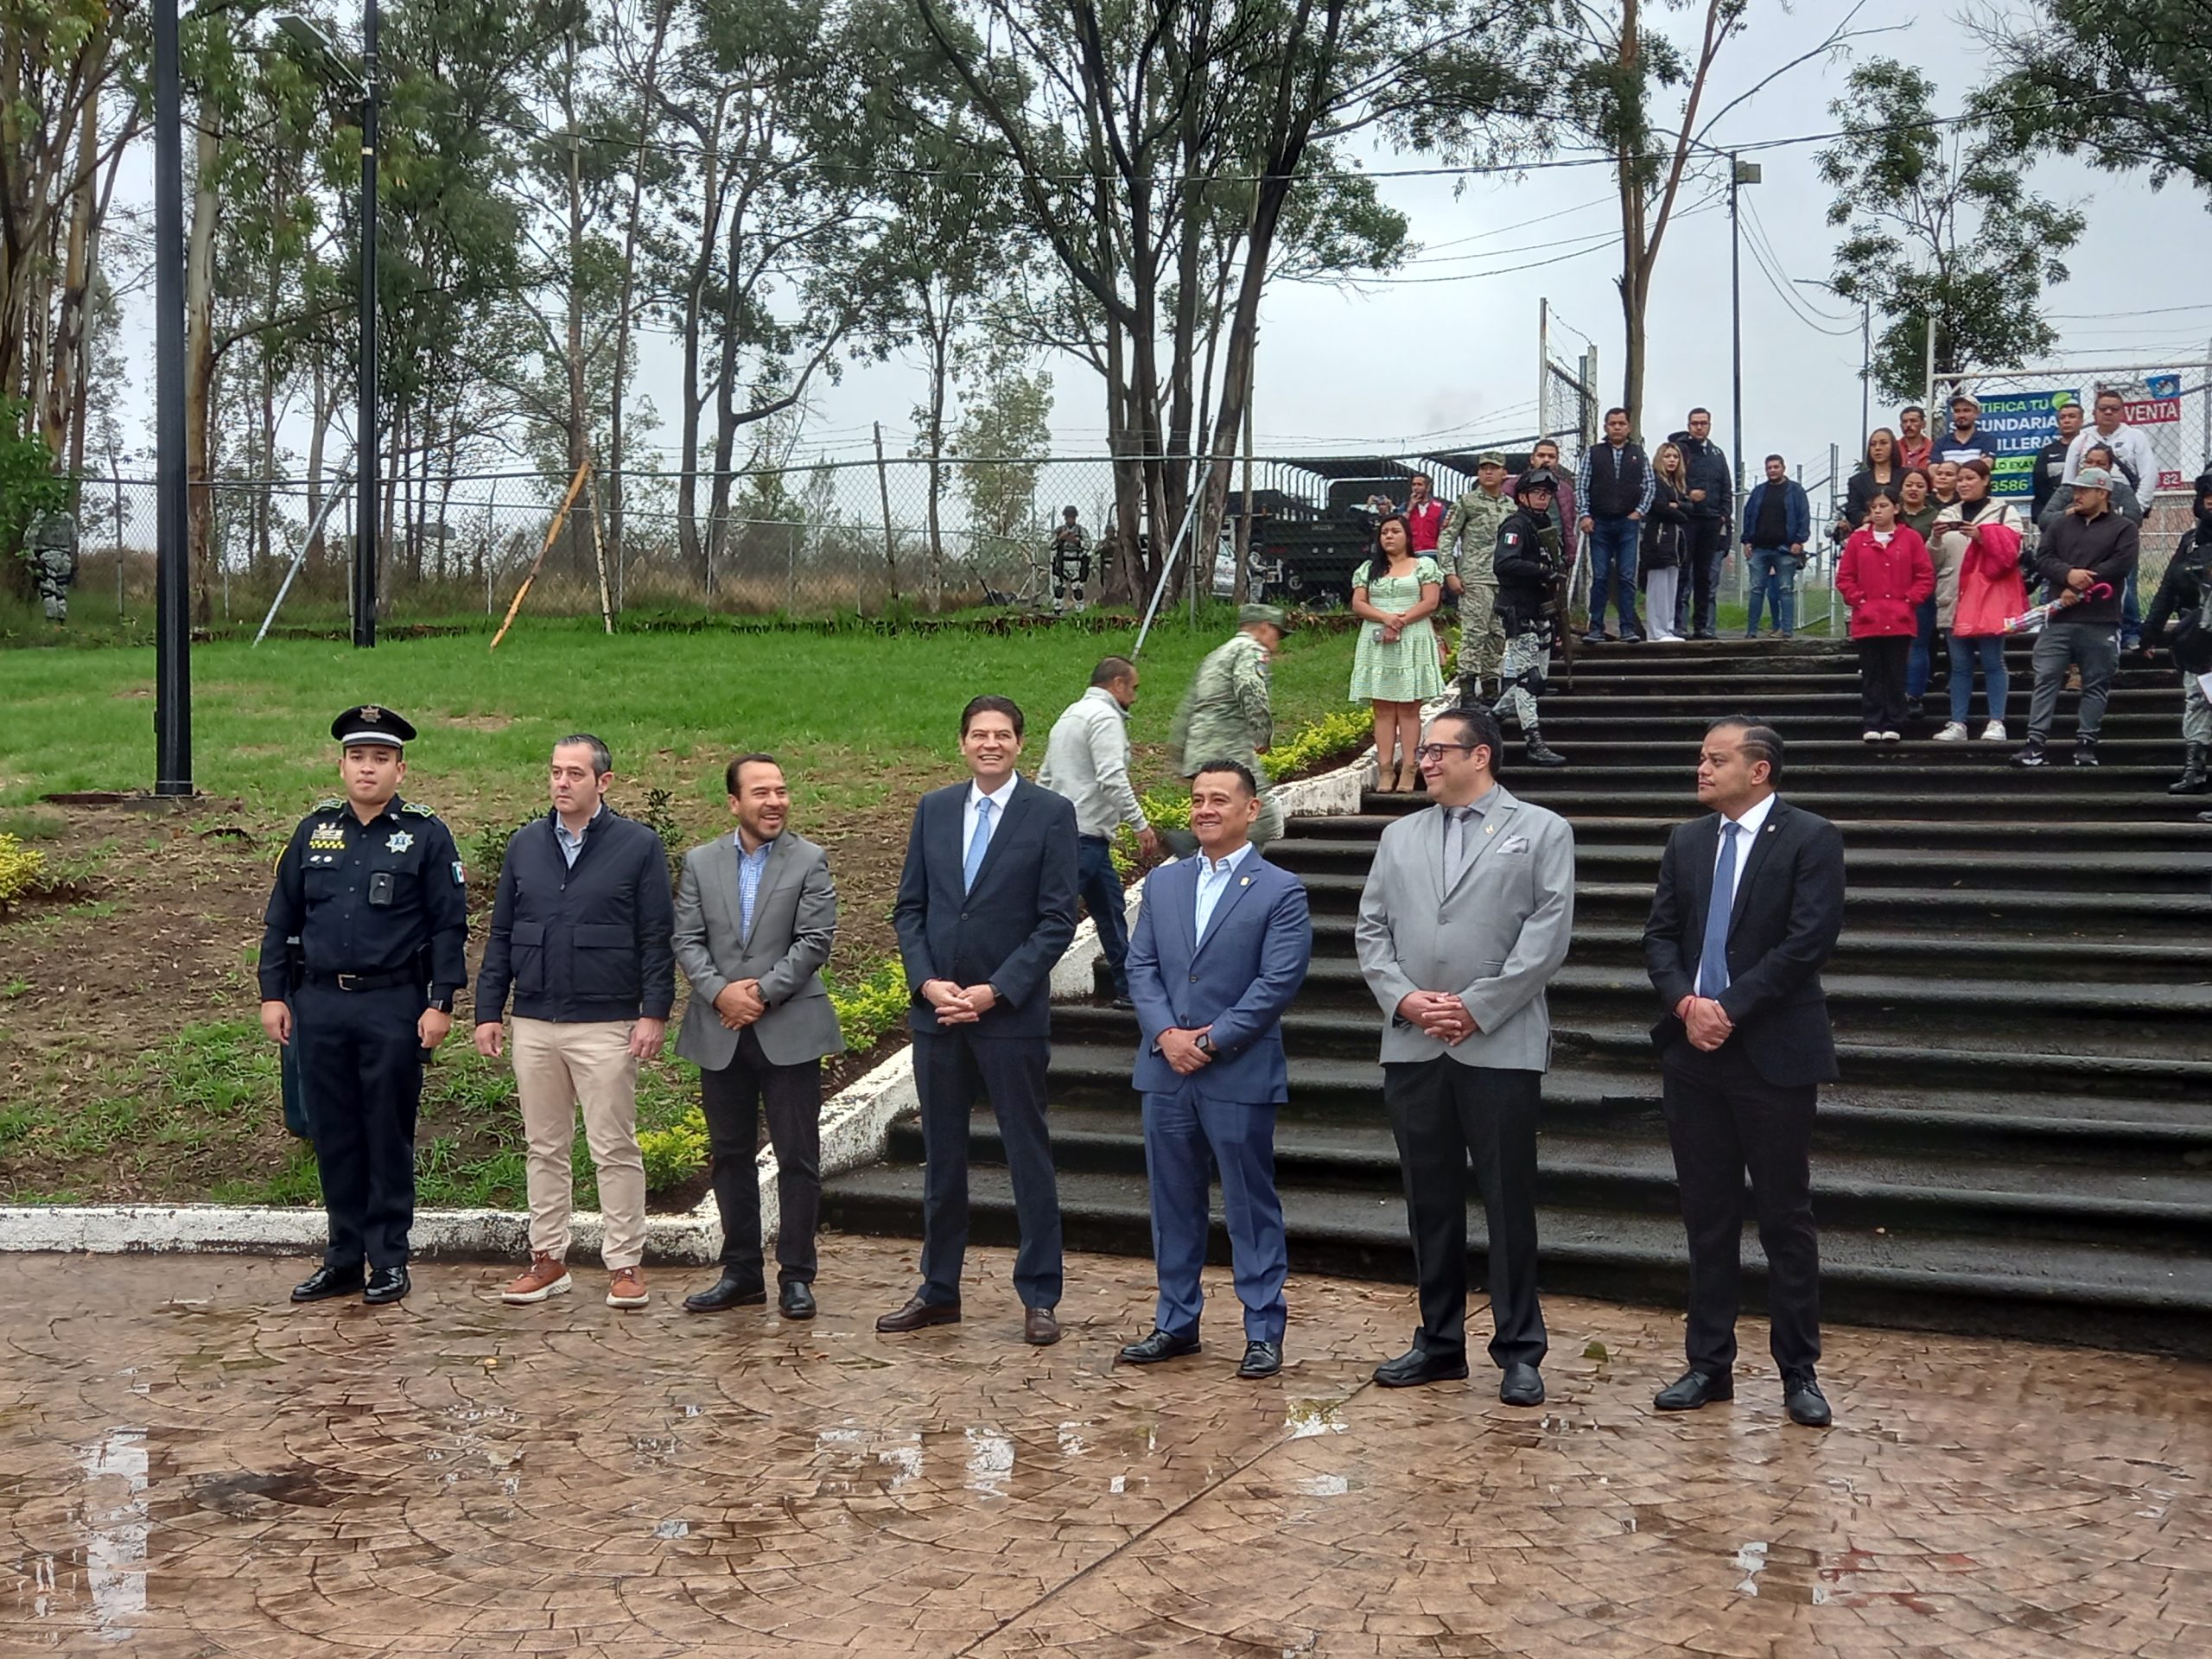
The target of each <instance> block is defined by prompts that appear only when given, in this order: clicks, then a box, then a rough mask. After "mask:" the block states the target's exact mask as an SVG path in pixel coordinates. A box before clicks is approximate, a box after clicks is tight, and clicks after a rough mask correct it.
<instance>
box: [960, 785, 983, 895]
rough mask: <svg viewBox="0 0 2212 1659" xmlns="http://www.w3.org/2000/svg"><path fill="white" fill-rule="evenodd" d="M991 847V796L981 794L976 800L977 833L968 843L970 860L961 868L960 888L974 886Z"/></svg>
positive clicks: (969, 888)
mask: <svg viewBox="0 0 2212 1659" xmlns="http://www.w3.org/2000/svg"><path fill="white" fill-rule="evenodd" d="M990 849H991V798H990V797H989V796H988V795H983V796H979V797H978V798H976V835H975V838H974V839H973V840H971V841H970V842H969V843H968V862H967V863H966V864H965V865H964V866H963V867H962V869H961V873H960V874H961V884H960V890H961V891H962V892H963V893H966V892H969V891H970V890H971V889H973V888H974V887H975V885H976V874H977V872H979V871H980V870H982V868H983V855H984V854H985V853H987V852H988V851H990Z"/></svg>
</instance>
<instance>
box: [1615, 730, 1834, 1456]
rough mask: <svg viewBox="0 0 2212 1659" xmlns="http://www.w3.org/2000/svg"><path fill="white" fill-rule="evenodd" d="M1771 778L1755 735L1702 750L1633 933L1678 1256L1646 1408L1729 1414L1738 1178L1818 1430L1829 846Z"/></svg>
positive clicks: (1779, 1346)
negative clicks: (1670, 1309)
mask: <svg viewBox="0 0 2212 1659" xmlns="http://www.w3.org/2000/svg"><path fill="white" fill-rule="evenodd" d="M1782 761H1783V743H1782V737H1781V734H1779V733H1777V732H1776V731H1775V730H1774V729H1773V728H1770V727H1767V726H1763V725H1760V724H1758V722H1756V721H1751V720H1747V719H1743V718H1735V719H1730V720H1724V721H1721V722H1720V723H1719V725H1717V726H1715V727H1713V729H1712V730H1711V731H1709V732H1707V734H1706V737H1705V745H1704V747H1703V749H1702V750H1701V752H1700V754H1699V757H1698V768H1697V793H1698V798H1699V799H1700V801H1702V802H1704V803H1705V804H1706V805H1707V806H1709V807H1711V808H1713V815H1712V816H1711V817H1703V818H1699V819H1696V820H1694V822H1692V823H1686V824H1682V825H1680V826H1678V827H1677V828H1676V829H1675V832H1674V834H1673V835H1671V836H1669V837H1668V840H1667V850H1666V853H1665V854H1664V855H1663V856H1662V858H1661V860H1660V863H1659V886H1658V890H1657V891H1656V893H1653V895H1652V899H1651V918H1650V920H1649V922H1648V923H1647V924H1646V925H1645V926H1644V930H1643V958H1644V963H1645V965H1646V966H1647V967H1648V968H1649V970H1650V974H1651V982H1652V984H1653V985H1654V986H1655V987H1656V988H1657V989H1658V992H1659V998H1660V1001H1661V1003H1662V1006H1663V1007H1664V1008H1665V1010H1666V1012H1665V1014H1664V1015H1663V1016H1662V1018H1661V1020H1660V1021H1659V1023H1658V1024H1657V1025H1656V1026H1655V1027H1653V1028H1652V1033H1651V1040H1652V1042H1653V1044H1654V1045H1655V1046H1656V1047H1657V1048H1658V1050H1659V1055H1660V1067H1661V1072H1662V1095H1663V1100H1664V1103H1665V1110H1666V1115H1667V1134H1668V1138H1669V1140H1670V1141H1672V1142H1673V1144H1674V1151H1675V1179H1676V1183H1677V1185H1679V1186H1680V1187H1681V1200H1682V1223H1683V1225H1684V1227H1685V1228H1686V1229H1687V1230H1688V1234H1689V1254H1690V1298H1689V1325H1688V1339H1687V1346H1688V1356H1689V1370H1688V1371H1687V1372H1685V1373H1684V1374H1683V1376H1681V1377H1680V1378H1679V1379H1678V1380H1677V1381H1675V1383H1672V1384H1670V1385H1669V1387H1667V1388H1666V1389H1662V1390H1661V1392H1660V1394H1659V1396H1658V1398H1657V1400H1656V1402H1654V1403H1655V1404H1656V1405H1657V1407H1658V1408H1659V1409H1660V1410H1662V1411H1694V1410H1695V1409H1696V1408H1698V1407H1700V1406H1703V1405H1706V1404H1708V1403H1710V1402H1713V1401H1716V1400H1728V1399H1732V1398H1733V1397H1734V1395H1735V1382H1734V1376H1733V1368H1734V1365H1735V1360H1736V1310H1737V1305H1738V1282H1739V1279H1740V1274H1741V1262H1740V1257H1741V1253H1742V1246H1743V1236H1744V1180H1745V1175H1746V1173H1748V1174H1749V1176H1750V1178H1751V1202H1752V1204H1753V1205H1754V1207H1755V1209H1756V1211H1757V1213H1758V1224H1759V1243H1760V1246H1761V1248H1762V1249H1764V1250H1765V1252H1766V1259H1767V1312H1768V1317H1769V1320H1770V1325H1771V1328H1772V1348H1773V1353H1774V1363H1775V1366H1776V1369H1777V1370H1779V1371H1780V1372H1781V1373H1782V1389H1783V1405H1784V1407H1785V1408H1786V1409H1787V1410H1788V1411H1789V1415H1790V1418H1791V1419H1792V1421H1796V1422H1799V1423H1802V1424H1804V1425H1805V1426H1806V1427H1810V1428H1822V1427H1827V1423H1828V1421H1829V1419H1830V1414H1829V1410H1828V1402H1827V1399H1826V1397H1825V1396H1824V1395H1822V1394H1821V1385H1820V1382H1819V1379H1818V1376H1817V1374H1816V1368H1817V1366H1818V1364H1819V1363H1820V1357H1821V1318H1820V1272H1821V1266H1820V1241H1819V1236H1818V1234H1817V1233H1816V1232H1815V1229H1814V1224H1813V1197H1812V1173H1811V1159H1812V1140H1813V1111H1814V1105H1815V1097H1816V1096H1817V1095H1818V1093H1819V1090H1820V1085H1821V1084H1823V1083H1832V1082H1834V1080H1835V1075H1836V1065H1835V1039H1834V1035H1833V1034H1832V1033H1831V1032H1830V1031H1829V1028H1828V1007H1827V994H1826V993H1825V992H1824V991H1823V990H1822V989H1821V966H1822V965H1823V964H1824V963H1826V962H1827V959H1828V957H1830V955H1832V954H1833V953H1834V950H1835V942H1836V938H1837V937H1838V935H1840V933H1841V932H1842V931H1843V892H1844V879H1843V837H1842V836H1841V835H1840V834H1839V833H1838V832H1837V830H1836V827H1835V826H1834V824H1832V823H1828V822H1827V819H1825V818H1821V817H1815V815H1814V814H1812V813H1810V812H1806V811H1802V810H1799V809H1798V808H1796V807H1793V806H1791V805H1789V804H1788V803H1787V802H1785V801H1783V800H1782V799H1781V798H1779V797H1778V796H1777V795H1776V793H1775V790H1776V788H1777V785H1779V784H1780V783H1781V781H1782Z"/></svg>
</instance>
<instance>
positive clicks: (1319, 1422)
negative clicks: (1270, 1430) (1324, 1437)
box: [1282, 1395, 1344, 1440]
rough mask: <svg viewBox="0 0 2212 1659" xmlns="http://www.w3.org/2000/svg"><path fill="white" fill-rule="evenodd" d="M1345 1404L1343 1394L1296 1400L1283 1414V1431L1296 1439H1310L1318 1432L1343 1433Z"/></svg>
mask: <svg viewBox="0 0 2212 1659" xmlns="http://www.w3.org/2000/svg"><path fill="white" fill-rule="evenodd" d="M1343 1412H1344V1396H1342V1395H1338V1396H1337V1397H1336V1398H1334V1399H1328V1400H1294V1401H1292V1402H1290V1404H1289V1406H1288V1408H1287V1409H1286V1411H1285V1414H1284V1416H1283V1420H1282V1427H1283V1433H1286V1434H1287V1435H1289V1436H1290V1438H1291V1439H1292V1440H1312V1439H1313V1437H1314V1436H1315V1435H1317V1434H1341V1433H1344V1416H1343Z"/></svg>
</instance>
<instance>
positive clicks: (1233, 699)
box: [1167, 605, 1290, 846]
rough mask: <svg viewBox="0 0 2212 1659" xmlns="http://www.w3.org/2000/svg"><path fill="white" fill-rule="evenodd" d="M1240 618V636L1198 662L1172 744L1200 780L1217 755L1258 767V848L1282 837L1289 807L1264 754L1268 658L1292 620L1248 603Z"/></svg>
mask: <svg viewBox="0 0 2212 1659" xmlns="http://www.w3.org/2000/svg"><path fill="white" fill-rule="evenodd" d="M1236 621H1237V631H1236V635H1235V637H1233V638H1232V639H1230V641H1229V643H1228V644H1226V645H1218V646H1216V647H1215V648H1214V649H1213V650H1212V651H1211V652H1208V653H1207V655H1206V659H1205V661H1204V662H1202V663H1200V664H1198V676H1197V677H1196V678H1194V679H1193V680H1192V682H1191V689H1190V690H1189V691H1187V692H1185V694H1184V696H1183V706H1182V707H1181V708H1180V709H1177V710H1176V711H1175V724H1174V725H1173V727H1172V728H1169V730H1168V734H1167V749H1168V753H1169V755H1170V757H1171V758H1172V759H1173V761H1174V764H1175V772H1176V775H1177V776H1178V777H1182V778H1193V777H1196V776H1197V775H1198V768H1199V767H1200V766H1205V765H1206V764H1207V763H1209V762H1211V761H1215V760H1236V761H1239V762H1241V763H1243V765H1244V766H1249V767H1250V768H1251V772H1252V776H1253V777H1254V778H1255V779H1258V780H1259V785H1260V816H1259V818H1258V821H1257V822H1255V823H1254V824H1253V826H1252V841H1253V843H1254V844H1255V846H1256V845H1262V844H1264V843H1265V842H1270V841H1273V840H1275V839H1276V838H1277V837H1278V836H1281V834H1282V827H1283V825H1282V808H1281V806H1280V805H1278V804H1276V801H1275V795H1274V789H1273V787H1272V786H1271V785H1269V783H1268V773H1267V769H1266V768H1265V767H1264V766H1261V764H1260V751H1261V750H1262V749H1264V748H1266V747H1268V744H1269V743H1270V742H1272V741H1274V713H1273V711H1272V710H1271V709H1269V707H1268V656H1269V654H1270V653H1271V652H1274V649H1275V647H1276V646H1278V645H1281V643H1282V636H1283V634H1284V632H1285V631H1286V630H1287V628H1288V627H1289V626H1290V625H1289V619H1288V618H1287V617H1286V616H1285V615H1284V614H1283V613H1282V612H1281V611H1279V610H1277V609H1276V608H1275V607H1274V606H1272V605H1247V606H1245V607H1243V608H1242V609H1241V610H1239V611H1238V612H1237V613H1236Z"/></svg>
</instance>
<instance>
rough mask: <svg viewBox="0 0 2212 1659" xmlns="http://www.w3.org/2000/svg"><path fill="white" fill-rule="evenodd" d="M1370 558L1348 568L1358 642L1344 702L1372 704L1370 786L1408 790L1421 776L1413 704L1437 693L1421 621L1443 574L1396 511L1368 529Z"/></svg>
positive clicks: (1432, 655)
mask: <svg viewBox="0 0 2212 1659" xmlns="http://www.w3.org/2000/svg"><path fill="white" fill-rule="evenodd" d="M1375 549H1376V551H1375V556H1374V557H1373V558H1372V559H1370V560H1369V561H1368V562H1367V563H1365V564H1363V565H1361V566H1360V567H1359V569H1357V570H1355V571H1353V572H1352V578H1351V608H1352V613H1353V614H1354V615H1356V616H1357V617H1358V618H1359V625H1360V626H1359V643H1358V645H1357V646H1356V647H1354V650H1353V654H1352V665H1351V700H1352V701H1353V702H1369V703H1372V704H1373V705H1374V707H1375V786H1376V788H1377V789H1395V790H1409V789H1412V788H1414V786H1415V785H1417V784H1418V783H1419V781H1420V779H1421V767H1420V765H1419V763H1418V762H1416V761H1415V760H1414V751H1415V750H1416V749H1418V748H1419V747H1421V704H1422V703H1424V702H1427V701H1428V700H1429V699H1430V698H1431V697H1433V696H1440V694H1441V693H1442V692H1443V690H1444V673H1443V671H1442V670H1441V669H1440V668H1439V667H1438V666H1437V651H1436V625H1435V624H1434V623H1433V622H1431V621H1430V620H1428V619H1429V618H1430V617H1431V616H1432V615H1433V614H1434V613H1435V611H1436V607H1438V605H1440V604H1441V603H1442V602H1443V598H1444V573H1443V572H1442V571H1441V570H1440V569H1437V565H1436V561H1435V560H1434V559H1433V558H1431V557H1429V556H1427V555H1426V554H1416V553H1415V552H1414V549H1413V533H1412V531H1411V530H1410V529H1409V528H1408V525H1407V524H1406V520H1405V518H1404V516H1403V515H1402V514H1400V513H1395V512H1394V513H1390V514H1388V515H1387V516H1385V517H1384V518H1383V521H1382V522H1381V523H1380V524H1377V525H1376V527H1375Z"/></svg>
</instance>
